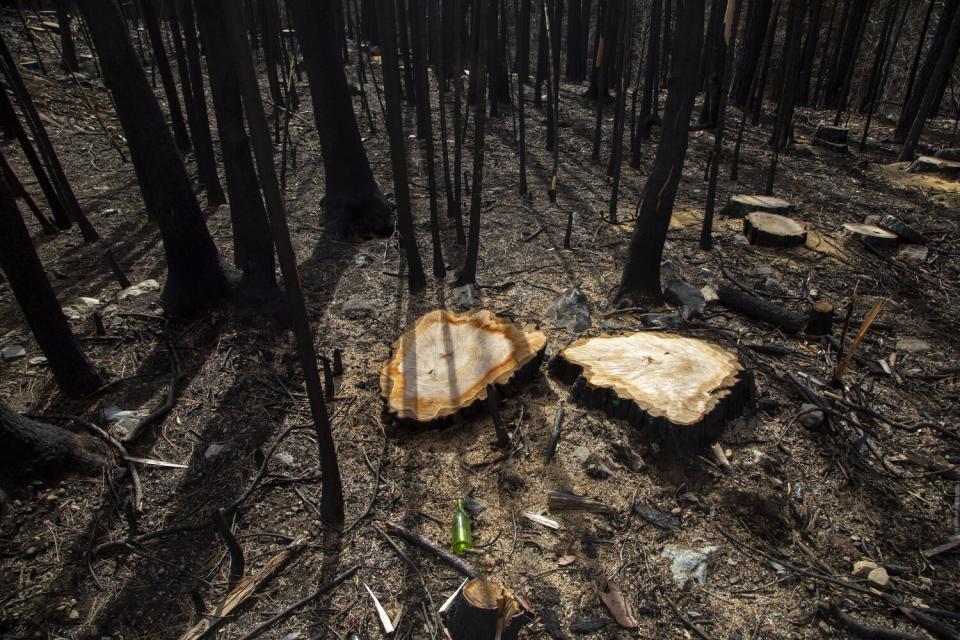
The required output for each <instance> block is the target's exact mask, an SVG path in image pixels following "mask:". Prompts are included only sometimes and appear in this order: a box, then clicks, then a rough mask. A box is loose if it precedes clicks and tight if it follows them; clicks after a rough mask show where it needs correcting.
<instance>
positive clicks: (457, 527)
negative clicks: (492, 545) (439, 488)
mask: <svg viewBox="0 0 960 640" xmlns="http://www.w3.org/2000/svg"><path fill="white" fill-rule="evenodd" d="M451 543H452V546H453V552H454V553H455V554H457V555H458V556H462V555H463V554H464V553H466V551H467V549H472V548H473V526H472V525H471V524H470V514H469V513H467V510H466V509H464V507H463V500H462V499H460V500H457V507H456V509H454V510H453V539H452V541H451Z"/></svg>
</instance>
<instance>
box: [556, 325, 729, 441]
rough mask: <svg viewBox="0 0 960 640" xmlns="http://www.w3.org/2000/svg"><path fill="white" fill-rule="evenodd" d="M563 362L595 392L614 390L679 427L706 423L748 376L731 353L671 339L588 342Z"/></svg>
mask: <svg viewBox="0 0 960 640" xmlns="http://www.w3.org/2000/svg"><path fill="white" fill-rule="evenodd" d="M560 358H562V359H563V360H565V361H566V362H567V363H569V364H572V365H576V366H578V367H581V368H582V369H583V372H582V374H581V375H582V376H583V377H584V379H585V380H586V381H587V383H588V384H589V385H591V386H592V387H600V388H607V389H611V390H613V391H614V392H615V393H616V395H617V397H618V398H619V399H620V400H632V401H633V402H634V403H636V405H637V406H638V407H639V408H640V409H641V410H642V411H644V412H645V413H647V414H649V415H650V416H652V417H655V418H665V419H666V420H667V421H669V422H670V423H671V424H673V425H677V426H693V425H697V424H699V423H700V422H702V421H703V420H704V418H705V417H706V416H707V415H708V414H710V413H711V411H713V409H714V408H715V407H716V405H717V403H718V402H719V401H720V399H721V398H723V397H724V396H726V395H728V394H729V393H730V392H731V389H732V388H733V387H734V386H735V385H736V384H737V381H738V378H739V376H740V374H741V372H742V371H743V368H742V367H741V365H740V363H739V362H738V361H737V357H736V356H735V355H734V354H732V353H730V352H729V351H725V350H724V349H721V348H719V347H717V346H714V345H712V344H710V343H709V342H705V341H703V340H697V339H695V338H685V337H683V336H678V335H673V334H668V333H646V332H643V333H634V334H632V335H627V336H615V337H611V336H602V337H599V338H585V339H582V340H578V341H576V342H574V343H573V344H572V345H570V346H569V347H567V348H566V349H564V350H563V351H561V352H560Z"/></svg>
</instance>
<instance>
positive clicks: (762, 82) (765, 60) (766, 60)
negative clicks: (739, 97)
mask: <svg viewBox="0 0 960 640" xmlns="http://www.w3.org/2000/svg"><path fill="white" fill-rule="evenodd" d="M782 4H783V1H782V0H774V4H773V10H772V11H771V13H770V24H769V26H767V33H766V36H765V37H764V39H763V52H762V53H761V54H760V58H761V62H760V68H759V74H758V76H757V82H756V86H755V87H754V91H753V105H752V106H753V124H755V125H757V124H760V113H761V112H762V111H763V98H764V95H765V93H766V87H767V74H768V73H769V72H770V60H771V59H772V57H773V45H774V42H775V41H776V35H777V22H778V21H779V19H780V8H781V6H782Z"/></svg>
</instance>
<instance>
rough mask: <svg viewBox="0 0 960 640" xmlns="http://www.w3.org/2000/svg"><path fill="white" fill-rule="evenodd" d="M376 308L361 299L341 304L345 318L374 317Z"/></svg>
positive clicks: (353, 299) (352, 299)
mask: <svg viewBox="0 0 960 640" xmlns="http://www.w3.org/2000/svg"><path fill="white" fill-rule="evenodd" d="M376 313H377V308H376V306H374V304H373V303H372V302H369V301H367V300H363V299H361V298H350V299H349V300H347V301H346V302H344V303H343V315H345V316H347V317H350V318H352V317H356V316H372V315H376Z"/></svg>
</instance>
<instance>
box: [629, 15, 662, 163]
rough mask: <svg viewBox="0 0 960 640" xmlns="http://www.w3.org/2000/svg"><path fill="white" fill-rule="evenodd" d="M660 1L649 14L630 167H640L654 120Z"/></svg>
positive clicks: (658, 56)
mask: <svg viewBox="0 0 960 640" xmlns="http://www.w3.org/2000/svg"><path fill="white" fill-rule="evenodd" d="M660 7H661V5H660V0H654V2H653V6H652V8H651V13H650V39H649V40H648V41H647V64H646V69H645V70H644V80H643V96H642V97H641V98H640V113H639V115H637V127H636V131H635V132H634V137H633V140H631V142H630V166H631V167H633V168H637V167H639V166H640V157H641V155H640V154H641V151H642V149H643V141H644V140H646V139H647V138H648V137H649V136H650V127H651V126H652V124H653V120H654V119H655V118H656V106H657V105H656V104H655V101H656V97H657V83H658V81H659V80H658V79H659V78H660Z"/></svg>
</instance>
